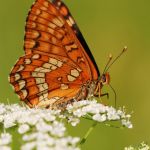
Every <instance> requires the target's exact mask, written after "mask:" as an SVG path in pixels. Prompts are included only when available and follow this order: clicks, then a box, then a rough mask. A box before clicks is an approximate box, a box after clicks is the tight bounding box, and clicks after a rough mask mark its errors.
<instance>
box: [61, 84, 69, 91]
mask: <svg viewBox="0 0 150 150" xmlns="http://www.w3.org/2000/svg"><path fill="white" fill-rule="evenodd" d="M60 88H61V89H62V90H66V89H68V85H67V84H61V87H60Z"/></svg>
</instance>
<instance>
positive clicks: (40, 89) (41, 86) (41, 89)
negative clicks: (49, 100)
mask: <svg viewBox="0 0 150 150" xmlns="http://www.w3.org/2000/svg"><path fill="white" fill-rule="evenodd" d="M37 86H38V88H39V91H40V92H41V91H45V90H47V89H48V84H47V83H44V84H39V85H37Z"/></svg>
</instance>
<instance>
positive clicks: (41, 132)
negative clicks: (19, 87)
mask: <svg viewBox="0 0 150 150" xmlns="http://www.w3.org/2000/svg"><path fill="white" fill-rule="evenodd" d="M0 110H1V111H0V122H1V123H3V125H4V128H5V129H7V128H10V127H13V126H17V127H18V133H19V134H21V135H22V140H23V143H24V144H23V145H22V147H21V150H32V149H37V150H41V149H42V150H49V149H51V150H58V149H59V150H79V148H78V147H77V144H78V142H79V140H80V139H79V138H78V137H71V136H68V135H67V134H66V127H65V125H64V123H62V122H61V119H62V118H61V115H60V112H61V111H60V110H48V109H36V108H34V109H30V108H27V107H21V106H19V105H17V104H13V105H4V104H0Z"/></svg>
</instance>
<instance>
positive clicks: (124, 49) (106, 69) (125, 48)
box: [104, 46, 127, 73]
mask: <svg viewBox="0 0 150 150" xmlns="http://www.w3.org/2000/svg"><path fill="white" fill-rule="evenodd" d="M126 50H127V46H125V47H124V48H123V50H122V51H121V53H120V54H119V55H118V56H117V57H116V58H115V59H114V60H113V62H112V63H111V64H110V65H109V64H108V65H109V66H108V65H107V68H106V67H105V72H107V71H108V70H109V68H110V67H111V66H112V65H113V64H114V63H115V62H116V60H118V58H120V56H121V55H122V54H123V53H124V52H125V51H126ZM105 72H104V73H105Z"/></svg>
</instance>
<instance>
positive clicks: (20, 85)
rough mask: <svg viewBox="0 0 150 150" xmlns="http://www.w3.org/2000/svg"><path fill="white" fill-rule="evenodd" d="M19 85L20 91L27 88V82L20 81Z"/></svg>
mask: <svg viewBox="0 0 150 150" xmlns="http://www.w3.org/2000/svg"><path fill="white" fill-rule="evenodd" d="M18 84H19V89H20V90H21V89H22V88H24V87H25V85H26V82H25V81H24V80H20V81H18Z"/></svg>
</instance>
